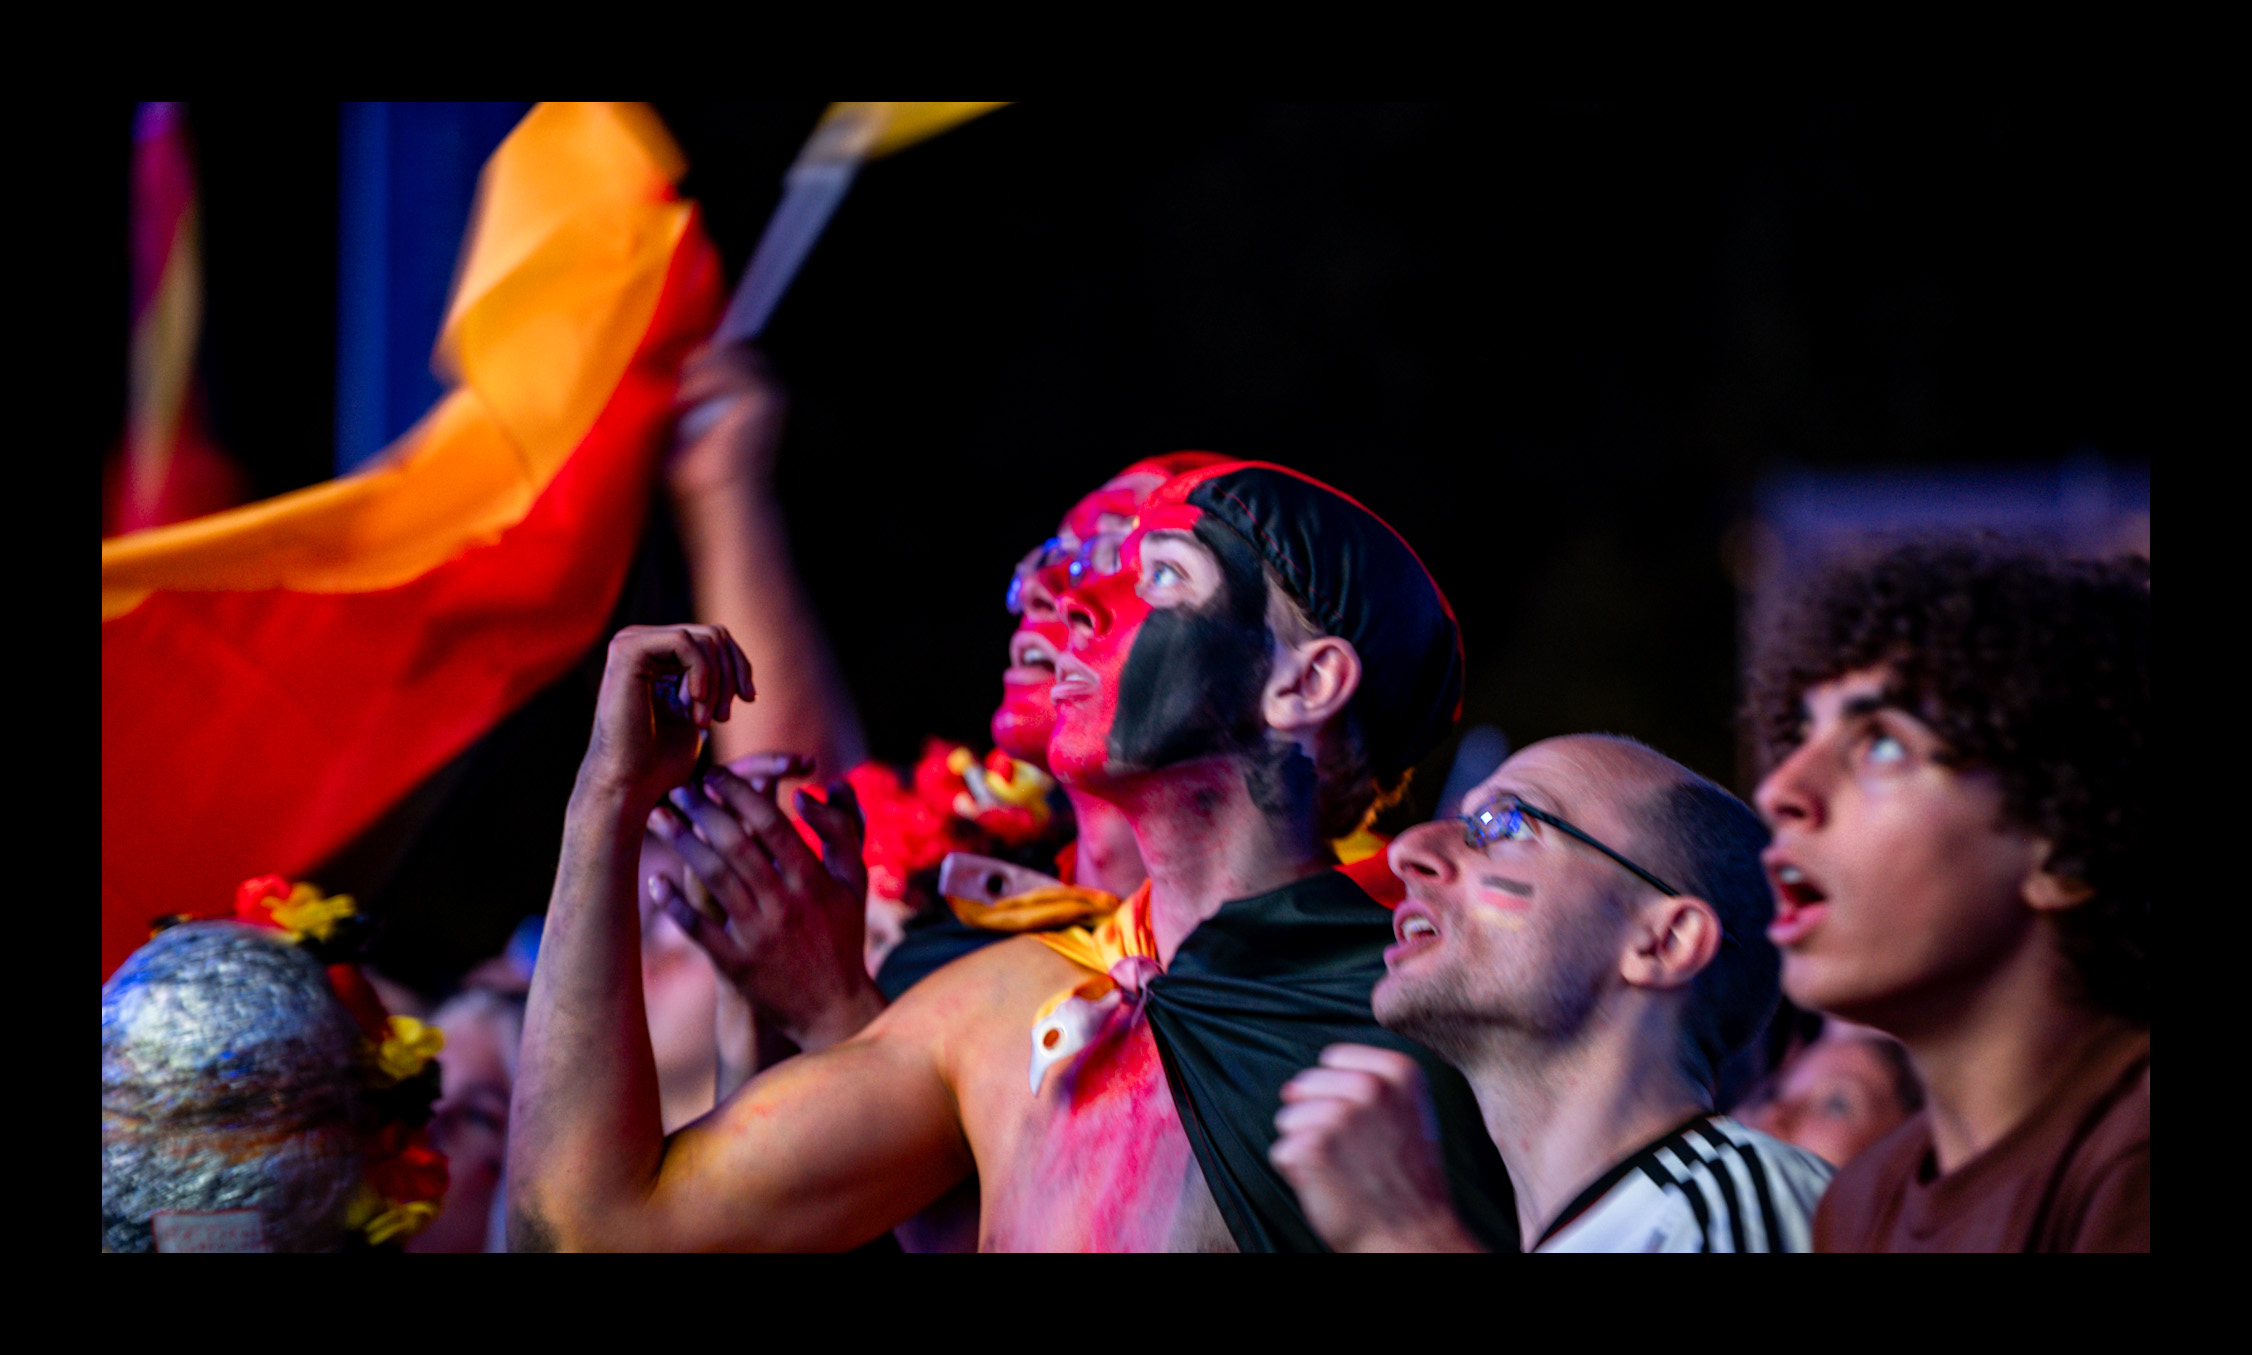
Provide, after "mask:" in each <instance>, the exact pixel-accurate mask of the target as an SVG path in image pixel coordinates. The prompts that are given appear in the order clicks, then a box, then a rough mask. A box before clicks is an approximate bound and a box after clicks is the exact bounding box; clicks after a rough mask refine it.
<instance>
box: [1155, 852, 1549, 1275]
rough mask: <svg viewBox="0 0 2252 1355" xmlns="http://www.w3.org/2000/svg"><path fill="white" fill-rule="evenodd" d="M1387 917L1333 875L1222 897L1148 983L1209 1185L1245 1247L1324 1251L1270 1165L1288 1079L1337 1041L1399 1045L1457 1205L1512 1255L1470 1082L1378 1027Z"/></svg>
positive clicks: (1505, 1181) (1500, 1174)
mask: <svg viewBox="0 0 2252 1355" xmlns="http://www.w3.org/2000/svg"><path fill="white" fill-rule="evenodd" d="M1391 943H1392V915H1391V913H1390V912H1389V911H1387V910H1386V909H1385V908H1384V907H1383V906H1381V905H1380V904H1378V903H1377V902H1376V901H1375V900H1374V899H1371V898H1370V897H1369V896H1368V894H1367V893H1366V892H1365V891H1363V890H1362V889H1361V887H1360V886H1359V885H1357V884H1354V883H1353V882H1352V880H1350V879H1348V878H1347V877H1346V876H1344V875H1343V874H1340V873H1339V872H1337V871H1334V870H1325V871H1322V872H1321V873H1319V874H1317V875H1313V876H1309V877H1308V878H1306V879H1304V880H1301V881H1299V882H1298V883H1296V884H1292V885H1286V886H1284V887H1283V888H1281V889H1277V890H1274V891H1273V892H1271V893H1267V894H1261V895H1258V896H1256V897H1253V898H1248V899H1237V900H1235V901H1233V902H1231V903H1228V904H1225V905H1223V906H1222V907H1221V909H1220V911H1219V912H1218V913H1216V914H1214V915H1213V916H1212V917H1210V918H1207V919H1206V920H1205V921H1204V922H1203V924H1202V925H1200V926H1198V927H1197V929H1196V930H1195V931H1193V932H1191V933H1189V936H1188V939H1187V940H1185V941H1183V942H1182V943H1181V948H1180V950H1179V951H1178V952H1177V953H1175V955H1174V956H1173V963H1172V964H1171V966H1169V967H1168V968H1167V969H1166V970H1165V972H1164V973H1163V974H1161V975H1159V976H1158V977H1156V978H1154V979H1152V980H1151V981H1150V983H1149V985H1148V998H1147V1003H1148V1015H1149V1021H1150V1027H1151V1030H1152V1033H1154V1034H1155V1035H1156V1037H1157V1048H1158V1053H1159V1055H1160V1056H1161V1057H1162V1058H1163V1060H1164V1063H1165V1076H1166V1080H1167V1082H1168V1083H1169V1084H1170V1085H1171V1088H1172V1092H1173V1102H1174V1104H1175V1105H1176V1106H1177V1107H1178V1108H1179V1109H1180V1113H1181V1123H1182V1125H1183V1126H1184V1127H1185V1128H1186V1129H1187V1130H1188V1135H1189V1143H1190V1145H1191V1146H1192V1147H1193V1148H1194V1149H1195V1150H1196V1160H1197V1163H1198V1165H1199V1166H1201V1167H1203V1169H1204V1179H1205V1181H1206V1182H1207V1183H1208V1184H1209V1185H1210V1186H1211V1188H1212V1196H1213V1198H1214V1199H1215V1200H1217V1201H1218V1202H1219V1205H1220V1215H1221V1217H1222V1218H1224V1219H1225V1220H1226V1221H1227V1225H1228V1231H1229V1232H1230V1233H1231V1234H1233V1235H1234V1237H1235V1241H1236V1245H1237V1246H1238V1247H1240V1248H1242V1249H1243V1250H1244V1251H1247V1252H1272V1251H1326V1250H1328V1248H1327V1247H1326V1246H1325V1245H1324V1244H1323V1243H1322V1240H1321V1238H1320V1237H1319V1236H1317V1235H1316V1234H1315V1232H1314V1230H1313V1227H1312V1225H1310V1224H1308V1223H1307V1222H1306V1216H1305V1214H1304V1212H1303V1211H1301V1210H1300V1208H1299V1206H1298V1196H1297V1193H1296V1192H1295V1191H1293V1190H1292V1189H1291V1188H1290V1183H1289V1182H1287V1181H1285V1180H1284V1179H1283V1178H1282V1174H1281V1173H1280V1172H1278V1171H1276V1170H1275V1168H1274V1165H1273V1164H1272V1163H1271V1162H1269V1161H1268V1160H1267V1150H1268V1149H1269V1148H1270V1147H1272V1146H1273V1144H1274V1141H1275V1138H1276V1133H1275V1112H1276V1111H1278V1110H1280V1109H1281V1108H1282V1084H1283V1083H1285V1082H1288V1081H1289V1080H1290V1079H1291V1078H1292V1077H1294V1076H1296V1075H1297V1074H1298V1072H1299V1071H1300V1070H1302V1069H1305V1068H1310V1067H1312V1066H1313V1065H1314V1064H1315V1063H1317V1062H1319V1061H1320V1058H1321V1051H1322V1050H1323V1049H1324V1048H1325V1047H1327V1046H1329V1045H1333V1044H1338V1043H1353V1044H1367V1045H1377V1046H1380V1047H1382V1048H1386V1049H1396V1050H1399V1051H1400V1052H1401V1053H1403V1054H1407V1055H1410V1056H1411V1057H1413V1058H1414V1059H1415V1060H1416V1061H1417V1062H1418V1063H1420V1064H1421V1065H1422V1066H1423V1072H1424V1076H1425V1077H1426V1078H1428V1079H1429V1081H1430V1084H1431V1097H1432V1101H1433V1103H1434V1105H1435V1106H1436V1108H1437V1110H1438V1116H1439V1126H1440V1137H1441V1146H1442V1149H1443V1157H1444V1162H1445V1166H1446V1171H1447V1179H1448V1181H1449V1182H1450V1183H1451V1184H1452V1186H1453V1189H1454V1197H1455V1209H1456V1212H1458V1213H1459V1214H1460V1215H1461V1216H1462V1220H1463V1223H1464V1224H1465V1225H1466V1226H1467V1227H1468V1228H1469V1230H1470V1231H1471V1233H1472V1234H1473V1235H1475V1236H1476V1237H1477V1238H1478V1239H1479V1240H1480V1241H1481V1242H1483V1243H1485V1244H1486V1245H1487V1246H1488V1247H1491V1248H1493V1249H1494V1250H1496V1251H1516V1250H1518V1249H1519V1244H1518V1236H1517V1212H1516V1203H1515V1198H1514V1196H1513V1195H1512V1194H1511V1192H1510V1188H1509V1175H1508V1172H1507V1170H1506V1169H1505V1168H1504V1167H1503V1166H1502V1164H1501V1156H1500V1154H1499V1153H1497V1152H1495V1151H1494V1146H1493V1140H1491V1139H1490V1138H1488V1137H1487V1136H1486V1126H1485V1122H1484V1121H1483V1120H1482V1119H1481V1118H1480V1117H1479V1114H1478V1104H1477V1102H1476V1100H1475V1099H1473V1097H1472V1096H1471V1093H1470V1084H1469V1083H1467V1082H1465V1081H1464V1080H1463V1078H1462V1075H1461V1074H1460V1073H1458V1072H1456V1071H1455V1070H1454V1069H1453V1068H1452V1067H1450V1066H1449V1065H1448V1064H1447V1063H1446V1062H1444V1061H1443V1060H1441V1059H1440V1058H1439V1056H1438V1055H1436V1054H1433V1053H1432V1052H1431V1051H1430V1050H1428V1049H1425V1048H1424V1047H1423V1046H1421V1045H1419V1044H1417V1043H1415V1042H1414V1041H1412V1040H1409V1039H1406V1038H1404V1037H1402V1036H1398V1035H1394V1034H1393V1033H1392V1032H1390V1031H1388V1030H1386V1029H1384V1028H1383V1027H1382V1026H1379V1025H1377V1024H1376V1018H1375V1016H1374V1015H1373V1014H1372V1013H1371V1012H1370V1011H1369V1005H1368V996H1369V991H1370V990H1371V989H1373V988H1374V987H1375V986H1376V981H1377V980H1378V979H1380V978H1382V977H1383V976H1384V948H1385V947H1386V946H1389V945H1390V944H1391Z"/></svg>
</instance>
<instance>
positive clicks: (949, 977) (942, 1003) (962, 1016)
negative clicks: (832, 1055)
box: [854, 936, 1087, 1063]
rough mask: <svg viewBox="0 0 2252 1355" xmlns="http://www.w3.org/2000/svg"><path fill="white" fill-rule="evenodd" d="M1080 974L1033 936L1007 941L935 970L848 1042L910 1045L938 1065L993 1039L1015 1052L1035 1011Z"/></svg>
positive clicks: (1022, 1040)
mask: <svg viewBox="0 0 2252 1355" xmlns="http://www.w3.org/2000/svg"><path fill="white" fill-rule="evenodd" d="M1086 975H1087V971H1086V970H1084V969H1081V968H1080V967H1079V966H1078V965H1075V964H1073V963H1072V962H1071V961H1069V960H1066V959H1065V958H1064V957H1063V956H1061V955H1059V954H1057V953H1056V952H1055V951H1054V950H1052V949H1050V948H1049V947H1048V946H1046V945H1044V944H1042V943H1041V942H1040V941H1039V940H1038V939H1037V938H1035V937H1031V936H1018V937H1012V938H1011V939H1009V940H1007V941H1003V942H1001V943H999V944H997V945H991V946H987V947H985V948H984V949H982V950H976V951H972V952H971V953H970V954H968V955H964V956H963V957H961V958H960V959H958V960H955V961H954V962H953V963H951V964H948V965H946V966H944V967H943V968H941V969H938V970H937V971H935V972H933V973H932V974H931V975H930V977H928V978H926V979H924V980H923V981H922V982H921V983H918V984H916V985H915V986H914V987H912V988H910V989H908V990H907V991H906V992H905V993H902V994H900V997H899V1000H898V1001H897V1002H894V1003H892V1004H891V1006H890V1007H888V1008H886V1009H885V1011H884V1014H883V1015H882V1016H879V1017H877V1018H876V1019H875V1020H874V1021H872V1022H870V1023H869V1024H868V1027H867V1028H866V1029H865V1030H863V1031H861V1033H860V1034H859V1035H857V1036H855V1037H854V1038H855V1039H901V1038H904V1039H908V1040H912V1041H914V1042H916V1043H919V1044H924V1045H927V1046H929V1047H931V1048H933V1049H934V1050H937V1051H940V1060H941V1062H942V1063H951V1062H953V1059H951V1058H949V1057H947V1055H948V1053H952V1054H954V1055H962V1054H967V1053H969V1052H970V1051H971V1049H972V1048H973V1047H978V1046H982V1045H984V1044H985V1043H986V1042H987V1041H988V1040H989V1039H991V1038H993V1037H994V1036H996V1035H1005V1037H1006V1038H1007V1039H1009V1040H1011V1041H1013V1042H1014V1044H1013V1045H1012V1047H1014V1046H1021V1045H1022V1044H1023V1043H1024V1041H1025V1039H1026V1032H1028V1031H1029V1030H1030V1029H1031V1028H1032V1018H1033V1015H1034V1014H1035V1013H1036V1012H1038V1011H1039V1009H1040V1007H1041V1005H1042V1004H1043V1003H1045V1002H1046V1001H1047V1000H1048V999H1049V998H1052V997H1054V996H1055V995H1056V993H1057V992H1058V991H1060V990H1062V989H1064V988H1067V987H1069V986H1071V985H1072V984H1073V983H1075V982H1077V981H1078V980H1080V979H1082V978H1085V977H1086Z"/></svg>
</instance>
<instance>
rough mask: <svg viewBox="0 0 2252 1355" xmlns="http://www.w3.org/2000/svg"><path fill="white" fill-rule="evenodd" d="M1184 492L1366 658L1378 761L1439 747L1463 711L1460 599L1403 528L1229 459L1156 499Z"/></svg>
mask: <svg viewBox="0 0 2252 1355" xmlns="http://www.w3.org/2000/svg"><path fill="white" fill-rule="evenodd" d="M1168 501H1169V502H1173V503H1186V504H1190V505H1193V506H1194V507H1196V508H1198V509H1200V510H1202V511H1203V512H1205V513H1207V514H1210V515H1211V516H1212V517H1214V518H1217V519H1219V520H1220V521H1221V522H1224V523H1226V524H1227V525H1228V526H1230V527H1232V528H1234V529H1235V531H1236V532H1237V533H1239V534H1241V536H1242V537H1243V539H1244V540H1245V541H1247V542H1249V543H1250V545H1251V548H1252V549H1253V550H1255V551H1257V552H1258V554H1259V557H1260V559H1262V560H1263V561H1265V562H1266V564H1267V565H1268V566H1269V567H1271V568H1272V569H1273V570H1274V571H1275V573H1276V574H1277V575H1278V576H1280V578H1281V579H1282V581H1283V586H1284V587H1286V588H1288V589H1289V590H1290V592H1291V593H1292V594H1293V595H1294V596H1295V597H1296V598H1297V599H1298V601H1299V602H1300V603H1301V604H1302V605H1303V606H1304V607H1305V609H1306V614H1307V616H1308V617H1309V619H1311V620H1312V621H1313V623H1314V625H1315V626H1316V627H1318V628H1319V629H1320V630H1321V631H1322V632H1323V633H1324V634H1328V635H1335V636H1337V637H1339V638H1341V639H1345V640H1349V641H1351V642H1352V645H1353V648H1354V649H1355V650H1356V651H1357V652H1358V653H1359V654H1360V659H1361V689H1360V694H1359V696H1358V697H1357V698H1356V706H1357V709H1358V711H1359V715H1360V721H1361V731H1362V735H1363V738H1364V740H1365V741H1366V744H1367V748H1368V754H1369V760H1370V765H1371V768H1372V769H1373V770H1374V771H1375V772H1376V773H1377V775H1378V776H1379V777H1382V778H1384V779H1386V780H1389V779H1390V778H1392V777H1394V776H1397V775H1398V774H1399V773H1401V772H1403V771H1405V770H1407V769H1408V768H1409V767H1412V766H1414V765H1415V764H1416V762H1417V761H1418V760H1419V759H1420V758H1422V756H1423V755H1424V754H1425V753H1428V752H1430V751H1431V750H1432V749H1433V748H1435V747H1437V746H1438V743H1439V741H1440V740H1441V739H1443V738H1445V737H1446V735H1447V731H1449V730H1450V729H1452V728H1453V727H1454V723H1455V720H1456V719H1457V718H1458V717H1459V716H1460V715H1461V713H1462V632H1461V629H1460V628H1459V627H1458V626H1457V625H1456V624H1455V619H1454V609H1453V608H1451V607H1449V606H1448V605H1447V600H1446V597H1445V595H1444V594H1442V593H1441V592H1440V591H1439V586H1438V584H1437V583H1436V582H1434V581H1433V580H1432V578H1431V575H1430V572H1429V571H1428V570H1426V569H1424V567H1423V562H1422V561H1421V560H1419V559H1417V558H1416V555H1415V552H1414V551H1413V550H1411V549H1409V547H1408V544H1407V542H1405V541H1403V540H1401V539H1400V535H1399V533H1397V532H1395V531H1393V530H1392V529H1391V528H1390V527H1389V526H1387V525H1386V524H1385V522H1384V520H1383V519H1382V518H1379V517H1378V516H1376V514H1374V513H1371V512H1370V511H1369V510H1368V509H1366V508H1364V507H1362V506H1361V505H1360V504H1359V503H1358V502H1356V501H1354V500H1353V499H1352V498H1350V497H1348V496H1346V495H1344V494H1342V493H1339V492H1338V491H1337V490H1334V489H1332V488H1330V487H1329V486H1328V485H1325V484H1322V483H1321V482H1320V481H1318V480H1312V479H1308V478H1307V477H1305V476H1303V475H1300V474H1299V473H1297V472H1296V471H1293V470H1288V469H1285V468H1284V467H1281V466H1271V465H1267V464H1265V463H1262V462H1256V461H1233V462H1226V463H1223V464H1221V465H1218V466H1210V467H1206V468H1204V469H1201V470H1197V471H1192V472H1190V473H1188V474H1186V475H1182V476H1179V477H1177V478H1175V479H1174V480H1172V481H1171V482H1169V483H1167V484H1166V485H1165V486H1164V487H1163V488H1161V489H1159V490H1158V491H1157V493H1156V494H1155V495H1153V496H1152V497H1151V499H1150V502H1149V505H1148V507H1147V508H1145V510H1144V512H1145V514H1146V513H1147V512H1148V511H1149V510H1150V509H1154V508H1157V507H1158V506H1159V505H1160V504H1161V503H1164V502H1168Z"/></svg>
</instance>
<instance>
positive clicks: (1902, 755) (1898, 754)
mask: <svg viewBox="0 0 2252 1355" xmlns="http://www.w3.org/2000/svg"><path fill="white" fill-rule="evenodd" d="M1868 756H1869V761H1871V762H1874V763H1876V764H1878V765H1879V766H1887V765H1890V764H1892V763H1897V762H1906V761H1907V760H1908V746H1907V745H1906V744H1904V743H1902V742H1901V741H1900V740H1898V739H1896V738H1894V737H1892V736H1891V735H1890V734H1878V735H1876V736H1875V737H1873V738H1871V739H1870V740H1869V754H1868Z"/></svg>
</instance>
